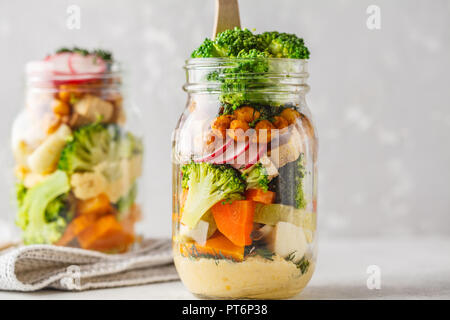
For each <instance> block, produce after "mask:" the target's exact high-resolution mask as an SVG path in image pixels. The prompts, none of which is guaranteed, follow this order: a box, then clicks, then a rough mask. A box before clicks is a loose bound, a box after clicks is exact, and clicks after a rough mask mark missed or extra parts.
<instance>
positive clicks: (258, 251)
mask: <svg viewBox="0 0 450 320" xmlns="http://www.w3.org/2000/svg"><path fill="white" fill-rule="evenodd" d="M274 255H275V253H273V252H272V251H270V250H269V249H267V248H266V247H264V246H256V245H251V246H246V247H245V250H244V256H246V257H252V256H261V257H263V258H264V259H267V260H270V261H273V256H274Z"/></svg>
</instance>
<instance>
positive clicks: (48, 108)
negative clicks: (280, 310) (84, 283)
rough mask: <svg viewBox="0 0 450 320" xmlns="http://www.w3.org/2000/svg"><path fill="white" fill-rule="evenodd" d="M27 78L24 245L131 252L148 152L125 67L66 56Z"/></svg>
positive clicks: (18, 155) (16, 146) (21, 204)
mask: <svg viewBox="0 0 450 320" xmlns="http://www.w3.org/2000/svg"><path fill="white" fill-rule="evenodd" d="M26 75H27V89H26V103H25V107H24V108H23V109H22V111H21V112H20V114H19V115H18V116H17V118H16V120H15V121H14V124H13V129H12V149H13V154H14V158H15V163H16V165H15V175H16V178H17V184H16V185H17V190H16V194H17V204H18V212H17V217H16V223H17V225H18V226H19V227H20V228H21V229H22V239H23V242H24V244H56V245H61V246H72V247H80V248H83V249H90V250H98V251H102V252H108V253H116V252H123V251H126V250H127V249H128V248H129V247H130V246H131V245H132V244H133V243H134V242H135V241H136V239H137V237H136V235H135V231H134V226H135V223H136V222H137V221H138V220H139V219H140V218H141V208H140V205H139V204H138V203H137V201H136V196H137V183H138V179H139V177H140V176H141V170H142V154H143V145H142V141H141V136H140V133H139V132H137V131H136V130H138V129H139V128H136V123H133V121H135V120H133V112H134V111H135V110H134V108H132V107H131V105H130V104H129V102H128V100H125V99H124V96H123V90H122V71H121V68H120V65H119V64H118V63H116V62H113V61H111V59H109V60H107V59H105V58H104V57H102V56H100V55H97V54H95V53H87V52H58V53H56V54H54V55H51V56H48V57H47V58H46V59H44V60H42V61H34V62H30V63H28V65H27V74H26ZM130 128H133V131H131V130H130Z"/></svg>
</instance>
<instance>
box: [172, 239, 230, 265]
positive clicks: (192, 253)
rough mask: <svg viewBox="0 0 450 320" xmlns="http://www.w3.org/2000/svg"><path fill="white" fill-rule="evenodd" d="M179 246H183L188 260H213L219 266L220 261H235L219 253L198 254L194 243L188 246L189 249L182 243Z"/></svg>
mask: <svg viewBox="0 0 450 320" xmlns="http://www.w3.org/2000/svg"><path fill="white" fill-rule="evenodd" d="M181 245H182V246H184V249H185V251H186V252H187V253H188V255H187V257H188V258H190V259H200V258H205V259H214V261H215V263H216V265H217V264H219V261H220V260H227V261H231V262H235V260H233V259H230V258H227V257H225V256H224V254H223V253H222V252H221V251H219V252H216V251H215V250H214V254H211V253H200V252H199V251H198V249H197V246H196V245H195V244H194V243H192V244H191V245H190V248H189V247H188V245H187V244H185V243H183V244H181Z"/></svg>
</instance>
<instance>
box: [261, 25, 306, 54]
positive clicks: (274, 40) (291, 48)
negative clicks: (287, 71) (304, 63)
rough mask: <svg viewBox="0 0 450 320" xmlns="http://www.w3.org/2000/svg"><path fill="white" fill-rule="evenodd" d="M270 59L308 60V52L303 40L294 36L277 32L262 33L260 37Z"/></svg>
mask: <svg viewBox="0 0 450 320" xmlns="http://www.w3.org/2000/svg"><path fill="white" fill-rule="evenodd" d="M260 38H261V39H263V42H264V43H265V45H266V48H267V49H266V50H267V51H268V52H269V54H270V56H271V57H274V58H289V59H309V50H308V48H307V47H305V42H304V41H303V39H301V38H299V37H297V36H296V35H295V34H289V33H280V32H277V31H272V32H264V33H263V34H261V35H260Z"/></svg>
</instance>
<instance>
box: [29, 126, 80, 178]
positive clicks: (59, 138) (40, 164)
mask: <svg viewBox="0 0 450 320" xmlns="http://www.w3.org/2000/svg"><path fill="white" fill-rule="evenodd" d="M71 135H72V131H71V130H70V128H69V126H67V125H65V124H62V125H61V126H59V128H58V130H56V131H55V132H54V133H53V134H51V135H49V136H48V137H47V139H45V140H44V142H42V144H41V145H40V146H39V147H37V148H36V150H34V151H33V153H32V154H30V156H29V157H28V161H27V162H28V167H29V168H30V169H31V171H32V172H35V173H41V174H43V173H49V172H52V171H53V170H55V168H56V164H57V163H58V160H59V157H60V155H61V151H62V149H63V148H64V146H65V145H66V143H67V140H68V138H69V137H70V136H71Z"/></svg>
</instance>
